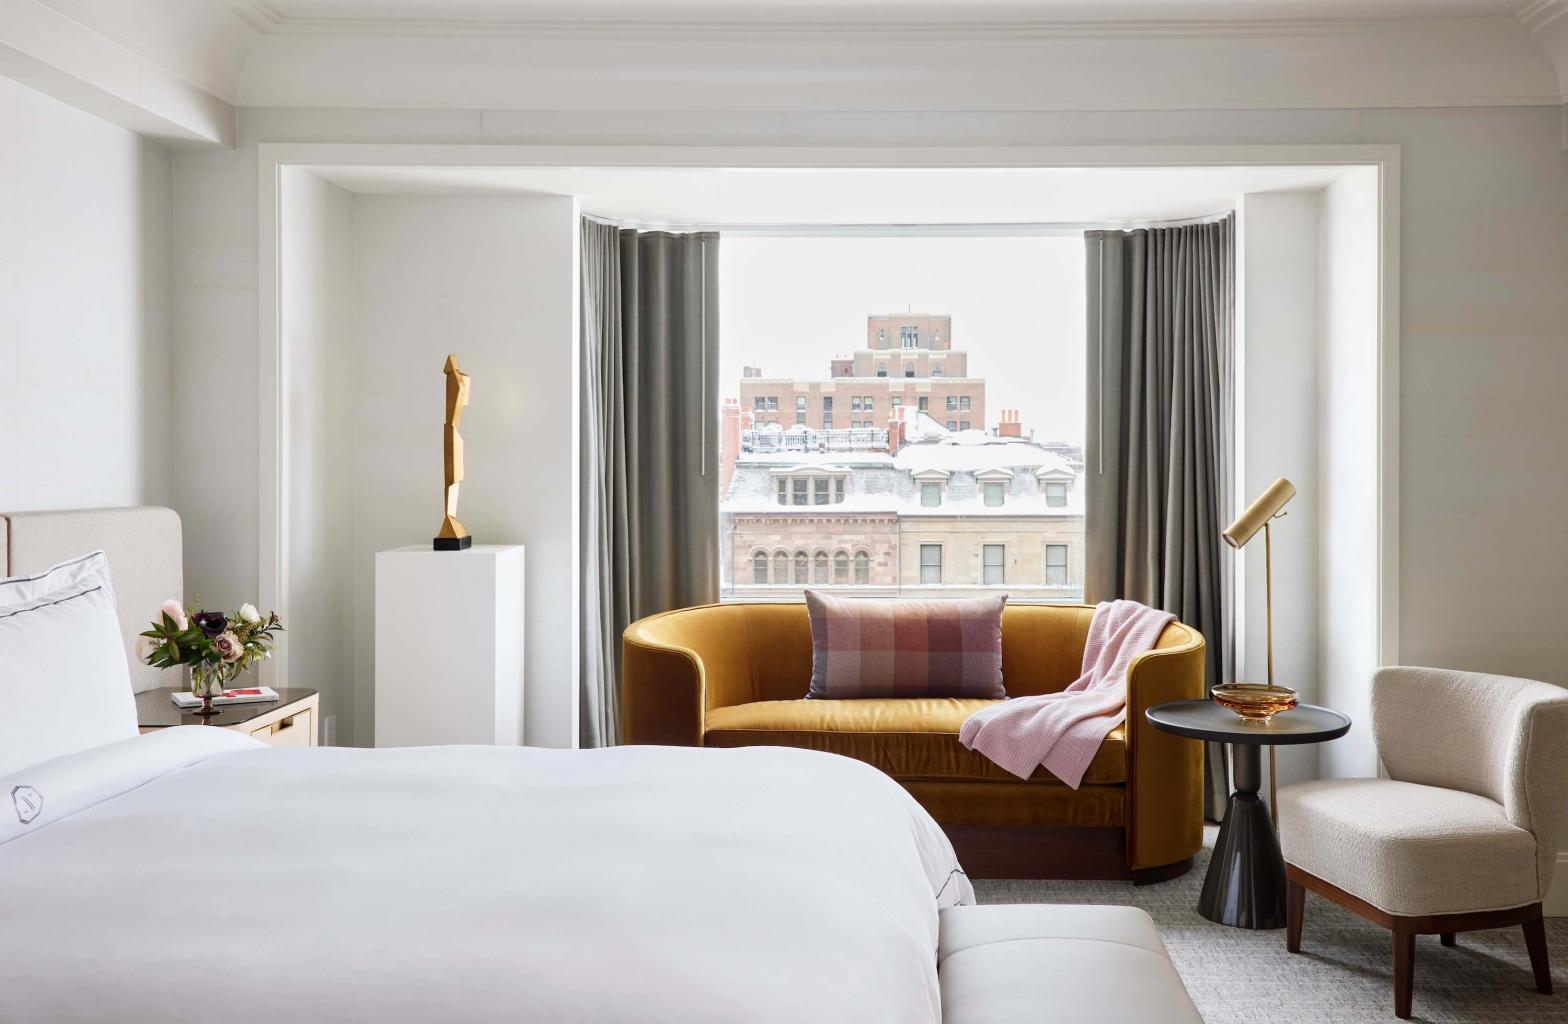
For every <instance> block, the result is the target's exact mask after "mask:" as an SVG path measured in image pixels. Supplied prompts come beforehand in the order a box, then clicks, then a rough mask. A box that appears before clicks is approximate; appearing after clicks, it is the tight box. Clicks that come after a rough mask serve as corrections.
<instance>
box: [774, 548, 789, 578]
mask: <svg viewBox="0 0 1568 1024" xmlns="http://www.w3.org/2000/svg"><path fill="white" fill-rule="evenodd" d="M773 582H774V583H788V582H789V555H788V554H786V553H785V552H783V551H775V552H773Z"/></svg>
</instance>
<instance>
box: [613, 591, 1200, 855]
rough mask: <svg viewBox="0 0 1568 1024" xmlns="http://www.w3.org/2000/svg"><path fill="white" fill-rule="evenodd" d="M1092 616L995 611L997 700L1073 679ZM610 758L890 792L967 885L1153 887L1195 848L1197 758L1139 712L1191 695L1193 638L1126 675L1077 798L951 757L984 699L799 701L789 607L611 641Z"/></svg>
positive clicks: (1174, 639)
mask: <svg viewBox="0 0 1568 1024" xmlns="http://www.w3.org/2000/svg"><path fill="white" fill-rule="evenodd" d="M1093 615H1094V609H1093V608H1092V607H1089V606H1085V605H1009V606H1008V607H1007V608H1006V610H1005V611H1004V612H1003V614H1002V679H1003V683H1004V684H1005V686H1006V688H1007V693H1008V695H1009V696H1013V697H1018V696H1025V695H1030V694H1039V693H1048V692H1054V691H1058V690H1061V689H1064V688H1065V687H1067V686H1068V685H1069V684H1071V683H1072V682H1073V681H1074V680H1075V679H1077V678H1078V675H1079V671H1080V668H1081V665H1082V660H1083V649H1084V644H1085V641H1086V638H1087V636H1088V630H1089V623H1090V620H1091V619H1092V618H1093ZM623 655H624V660H623V666H622V679H621V718H622V720H621V732H622V741H623V742H626V743H654V744H665V745H675V746H707V747H742V746H753V745H774V746H790V747H804V748H808V749H812V750H822V751H828V752H830V753H835V754H841V755H843V756H845V757H852V758H855V759H857V760H860V761H864V762H866V763H867V764H870V765H873V766H875V767H877V768H879V769H881V770H882V771H884V772H886V773H887V774H888V775H890V776H892V777H893V778H894V779H896V780H897V781H898V782H899V783H900V784H902V785H903V786H904V788H905V789H907V790H908V791H909V792H910V793H911V794H912V795H913V796H914V798H915V799H916V800H918V801H919V802H920V803H921V804H922V805H923V806H924V807H925V808H926V810H927V811H929V812H930V814H931V816H932V817H933V818H935V819H936V821H937V822H938V823H939V824H941V825H942V827H943V828H944V829H945V830H946V831H947V833H948V835H949V836H950V837H952V839H953V842H954V845H955V847H957V849H958V853H959V856H960V858H961V859H962V860H963V862H964V864H965V867H966V870H968V871H969V873H970V874H971V875H975V876H976V877H1015V878H1018V877H1046V878H1052V877H1054V878H1133V879H1137V880H1140V881H1156V880H1159V879H1161V878H1168V877H1174V876H1176V875H1179V874H1181V873H1182V872H1184V871H1186V870H1187V868H1189V867H1190V866H1191V862H1192V856H1193V854H1194V853H1196V852H1197V851H1198V849H1199V848H1200V846H1201V845H1202V830H1203V825H1202V817H1203V788H1202V787H1203V761H1202V758H1203V754H1202V745H1201V744H1199V743H1196V742H1194V741H1192V740H1186V739H1181V738H1179V737H1176V736H1172V735H1169V734H1167V733H1163V732H1161V731H1159V730H1157V729H1155V728H1154V727H1153V726H1151V725H1150V724H1149V723H1148V722H1147V720H1146V719H1145V718H1144V714H1143V713H1144V710H1145V709H1146V708H1149V707H1151V706H1153V705H1155V704H1160V703H1163V702H1165V701H1170V700H1179V699H1182V698H1187V697H1200V696H1202V695H1203V692H1204V676H1203V658H1204V643H1203V637H1202V636H1201V635H1200V634H1199V633H1198V632H1197V630H1194V629H1191V628H1189V627H1187V626H1184V625H1182V624H1180V623H1172V624H1171V625H1169V626H1167V627H1166V628H1165V631H1164V633H1163V634H1162V635H1161V637H1160V640H1159V643H1158V645H1157V646H1156V648H1155V649H1154V650H1152V651H1150V652H1148V653H1147V654H1144V655H1142V656H1140V657H1139V658H1138V659H1137V660H1135V661H1134V662H1133V664H1132V668H1131V670H1130V671H1129V672H1128V676H1127V690H1128V692H1127V721H1126V723H1125V724H1123V725H1121V726H1118V727H1117V728H1116V729H1115V730H1113V731H1112V732H1111V733H1110V735H1109V736H1107V737H1106V740H1105V742H1104V744H1103V745H1102V746H1101V748H1100V751H1099V753H1098V754H1097V755H1096V757H1095V759H1094V762H1093V764H1091V766H1090V767H1089V770H1088V773H1087V774H1086V775H1085V776H1084V781H1083V785H1082V786H1080V787H1079V788H1078V789H1077V790H1072V789H1069V788H1068V787H1067V786H1066V785H1064V784H1062V783H1061V782H1060V781H1059V780H1058V779H1056V777H1055V776H1052V775H1050V774H1049V773H1047V772H1046V771H1044V770H1043V769H1037V770H1036V772H1035V774H1034V775H1033V776H1032V777H1031V778H1029V779H1028V780H1021V779H1019V778H1017V777H1016V776H1014V775H1011V774H1009V773H1008V772H1006V771H1004V770H1003V769H1001V768H999V767H997V765H995V764H994V763H992V762H991V761H990V760H988V759H987V758H985V757H984V756H982V755H980V754H977V753H974V752H973V751H970V750H968V749H966V748H965V747H964V746H963V745H962V744H960V743H959V742H958V730H959V727H960V726H961V725H962V724H963V722H964V719H965V718H967V717H968V716H969V715H971V714H973V713H974V712H975V711H976V710H978V709H980V708H982V707H985V706H987V705H988V704H992V703H995V701H991V700H965V699H959V698H890V699H860V700H806V699H805V696H806V689H807V686H808V684H809V682H810V679H811V625H810V622H809V620H808V619H807V615H806V606H805V604H804V603H790V604H763V603H755V604H745V603H736V604H717V605H705V606H702V607H698V608H684V609H680V610H678V611H671V612H664V613H662V614H659V615H653V616H650V617H648V618H645V619H642V620H641V621H638V622H635V623H633V624H632V625H631V626H630V627H628V628H627V630H626V632H625V634H624V637H623Z"/></svg>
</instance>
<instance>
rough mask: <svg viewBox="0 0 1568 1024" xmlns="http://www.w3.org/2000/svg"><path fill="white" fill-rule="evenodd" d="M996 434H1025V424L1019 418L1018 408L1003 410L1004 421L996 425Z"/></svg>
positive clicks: (1019, 436) (1021, 435)
mask: <svg viewBox="0 0 1568 1024" xmlns="http://www.w3.org/2000/svg"><path fill="white" fill-rule="evenodd" d="M996 436H997V437H1018V438H1021V437H1023V436H1024V425H1023V423H1021V422H1020V421H1019V419H1018V410H1017V409H1003V410H1002V421H1001V422H1000V423H998V424H997V426H996Z"/></svg>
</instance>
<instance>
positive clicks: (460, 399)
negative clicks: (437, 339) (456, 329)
mask: <svg viewBox="0 0 1568 1024" xmlns="http://www.w3.org/2000/svg"><path fill="white" fill-rule="evenodd" d="M442 372H443V373H445V374H446V434H445V437H444V439H443V442H442V453H443V455H444V456H445V460H444V461H445V463H446V514H445V516H444V517H443V518H442V520H441V532H440V533H438V534H436V539H435V549H436V550H437V551H461V550H463V549H464V548H466V547H469V546H471V545H472V544H473V543H474V538H472V537H470V536H469V535H468V530H467V529H466V528H465V527H464V526H463V524H462V523H460V522H458V521H457V485H458V484H460V483H462V482H463V435H462V434H459V433H458V432H457V428H458V425H459V424H461V423H462V422H463V407H464V406H466V405H468V374H466V373H464V372H463V371H462V370H459V369H458V368H457V356H455V355H449V356H447V357H446V366H445V368H444V369H443V370H442Z"/></svg>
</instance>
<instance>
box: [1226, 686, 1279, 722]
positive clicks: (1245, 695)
mask: <svg viewBox="0 0 1568 1024" xmlns="http://www.w3.org/2000/svg"><path fill="white" fill-rule="evenodd" d="M1212 696H1213V698H1214V703H1216V704H1218V705H1219V706H1220V707H1222V708H1226V709H1228V710H1230V711H1234V712H1235V713H1236V714H1237V715H1240V716H1241V717H1242V718H1245V719H1247V720H1248V721H1250V722H1266V721H1268V720H1269V719H1270V718H1273V717H1274V716H1275V715H1277V714H1279V713H1280V712H1281V711H1289V710H1290V709H1291V708H1293V707H1295V706H1296V691H1295V690H1292V689H1291V688H1290V687H1288V686H1270V685H1269V684H1267V683H1227V684H1226V685H1224V686H1216V687H1215V688H1214V690H1213V692H1212Z"/></svg>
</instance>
